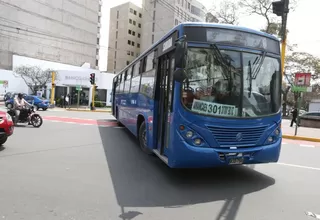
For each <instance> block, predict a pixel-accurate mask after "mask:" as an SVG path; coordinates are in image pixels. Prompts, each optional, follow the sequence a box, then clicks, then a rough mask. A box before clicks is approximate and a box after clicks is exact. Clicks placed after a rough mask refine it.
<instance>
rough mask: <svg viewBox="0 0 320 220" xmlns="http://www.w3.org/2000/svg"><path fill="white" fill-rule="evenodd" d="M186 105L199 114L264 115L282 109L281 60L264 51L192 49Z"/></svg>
mask: <svg viewBox="0 0 320 220" xmlns="http://www.w3.org/2000/svg"><path fill="white" fill-rule="evenodd" d="M186 73H187V78H186V79H185V81H184V82H183V93H182V102H183V104H184V106H185V107H186V108H187V109H188V110H190V111H192V112H196V113H199V114H205V115H210V116H222V117H261V116H267V115H271V114H275V113H277V112H278V111H279V109H280V104H281V99H280V96H279V94H280V92H281V90H280V89H281V74H280V61H279V59H277V58H273V57H269V56H266V54H265V53H263V54H255V53H247V52H238V51H231V50H219V49H218V48H217V47H216V46H213V47H212V48H188V53H187V65H186Z"/></svg>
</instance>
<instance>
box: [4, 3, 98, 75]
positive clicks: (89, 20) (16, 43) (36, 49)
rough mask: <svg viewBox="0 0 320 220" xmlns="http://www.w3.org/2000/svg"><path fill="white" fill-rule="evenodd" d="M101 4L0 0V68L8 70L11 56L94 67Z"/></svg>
mask: <svg viewBox="0 0 320 220" xmlns="http://www.w3.org/2000/svg"><path fill="white" fill-rule="evenodd" d="M101 5H102V1H101V0H38V1H28V3H26V1H10V0H2V1H0V9H1V10H0V69H7V70H11V69H12V67H13V64H12V62H13V61H12V59H13V58H12V57H13V55H21V56H26V57H31V58H36V59H41V60H48V61H53V62H59V63H64V64H70V65H75V66H81V65H83V64H84V63H86V62H87V63H90V67H91V68H97V66H98V59H99V55H98V54H99V40H100V26H101V24H100V17H101Z"/></svg>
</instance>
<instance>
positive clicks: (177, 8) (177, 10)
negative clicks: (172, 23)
mask: <svg viewBox="0 0 320 220" xmlns="http://www.w3.org/2000/svg"><path fill="white" fill-rule="evenodd" d="M176 12H177V15H178V17H179V14H180V12H179V7H178V6H176Z"/></svg>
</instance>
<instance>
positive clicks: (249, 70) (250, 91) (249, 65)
mask: <svg viewBox="0 0 320 220" xmlns="http://www.w3.org/2000/svg"><path fill="white" fill-rule="evenodd" d="M248 76H249V80H250V81H249V94H248V96H249V98H250V97H251V93H252V66H251V61H250V60H249V62H248Z"/></svg>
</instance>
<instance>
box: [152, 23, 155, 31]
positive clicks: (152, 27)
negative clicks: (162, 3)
mask: <svg viewBox="0 0 320 220" xmlns="http://www.w3.org/2000/svg"><path fill="white" fill-rule="evenodd" d="M154 25H155V23H152V32H154Z"/></svg>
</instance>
